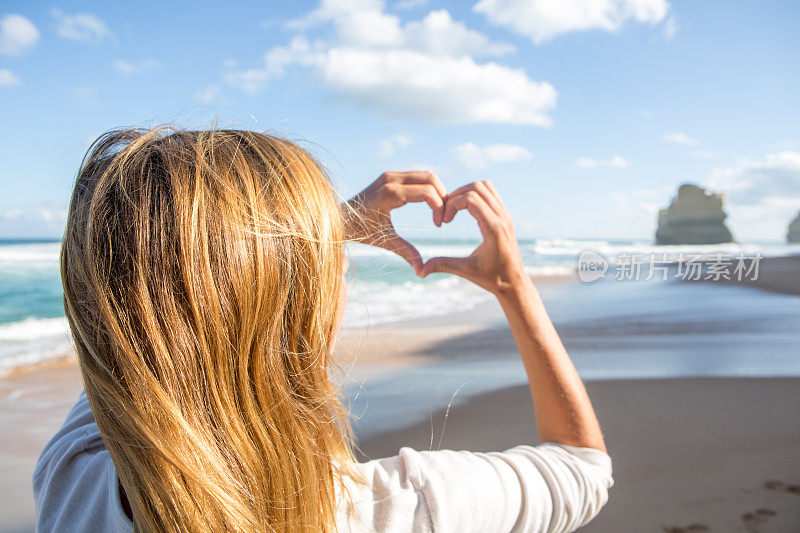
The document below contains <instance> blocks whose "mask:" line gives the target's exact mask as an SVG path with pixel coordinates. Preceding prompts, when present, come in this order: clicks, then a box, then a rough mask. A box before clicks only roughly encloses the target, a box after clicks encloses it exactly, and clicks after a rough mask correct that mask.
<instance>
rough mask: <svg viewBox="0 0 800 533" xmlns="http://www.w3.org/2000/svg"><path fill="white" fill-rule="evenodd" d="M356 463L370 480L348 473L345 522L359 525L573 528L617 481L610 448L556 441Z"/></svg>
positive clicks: (405, 451) (405, 452)
mask: <svg viewBox="0 0 800 533" xmlns="http://www.w3.org/2000/svg"><path fill="white" fill-rule="evenodd" d="M352 470H353V473H354V475H355V476H360V478H361V480H362V482H361V483H359V482H358V481H356V480H353V479H348V478H346V479H345V487H346V489H347V490H346V494H345V495H344V496H345V498H342V499H341V500H342V501H341V502H340V504H339V505H340V512H341V514H340V519H339V522H340V523H342V522H343V521H344V522H348V523H349V524H352V523H355V524H360V527H353V526H352V525H351V530H353V531H358V530H365V529H366V530H388V531H431V530H436V531H438V530H443V531H546V530H549V529H551V527H552V526H554V525H558V526H563V527H562V528H561V529H559V527H556V528H555V529H556V530H565V531H568V530H571V529H574V528H575V527H577V525H578V524H580V523H581V522H584V520H585V519H586V517H587V516H588V514H595V513H596V510H599V508H600V507H602V505H603V503H605V500H606V499H607V490H608V488H609V487H610V486H611V485H612V484H613V480H612V477H611V460H610V458H609V457H608V455H607V454H605V453H604V452H601V451H598V450H591V449H588V448H576V447H572V446H562V445H557V444H549V443H548V444H540V445H538V446H528V445H522V446H517V447H514V448H511V449H509V450H506V451H503V452H470V451H454V450H437V451H417V450H414V449H412V448H402V449H400V451H399V453H398V455H396V456H394V457H387V458H383V459H376V460H372V461H368V462H365V463H359V464H356V465H353V468H352ZM348 499H349V500H348ZM348 501H349V507H347V505H348ZM584 509H585V512H584ZM573 514H574V515H575V516H572V515H573ZM566 515H570V516H566Z"/></svg>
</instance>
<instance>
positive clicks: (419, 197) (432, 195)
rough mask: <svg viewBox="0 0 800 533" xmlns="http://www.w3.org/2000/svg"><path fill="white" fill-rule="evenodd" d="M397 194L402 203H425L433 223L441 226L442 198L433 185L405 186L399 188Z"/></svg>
mask: <svg viewBox="0 0 800 533" xmlns="http://www.w3.org/2000/svg"><path fill="white" fill-rule="evenodd" d="M398 194H399V196H400V199H401V200H402V201H403V202H404V203H408V202H426V203H427V204H428V205H429V206H430V208H431V211H433V223H434V224H435V225H437V226H440V225H441V224H442V216H443V215H444V198H442V196H441V195H440V194H439V191H438V190H437V189H436V188H435V187H434V186H433V185H406V184H403V185H401V186H399V189H398Z"/></svg>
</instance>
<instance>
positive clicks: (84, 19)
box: [50, 8, 114, 44]
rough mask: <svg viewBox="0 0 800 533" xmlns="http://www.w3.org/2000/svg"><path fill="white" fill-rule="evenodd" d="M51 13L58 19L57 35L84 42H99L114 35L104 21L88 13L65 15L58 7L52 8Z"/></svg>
mask: <svg viewBox="0 0 800 533" xmlns="http://www.w3.org/2000/svg"><path fill="white" fill-rule="evenodd" d="M50 12H51V13H52V15H53V16H54V17H55V18H56V20H58V27H57V30H56V31H57V32H58V35H59V37H63V38H64V39H69V40H71V41H78V42H80V43H86V44H100V43H102V42H103V41H105V40H106V39H110V38H113V37H114V34H112V33H111V30H109V29H108V26H106V24H105V22H103V21H102V20H100V19H99V18H97V17H96V16H95V15H92V14H90V13H76V14H74V15H67V14H66V13H64V12H62V11H61V10H60V9H57V8H53V9H52V10H51V11H50Z"/></svg>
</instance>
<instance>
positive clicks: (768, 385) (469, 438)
mask: <svg viewBox="0 0 800 533" xmlns="http://www.w3.org/2000/svg"><path fill="white" fill-rule="evenodd" d="M587 387H588V390H589V395H590V397H591V398H592V401H593V403H594V405H595V408H596V410H597V414H598V417H599V418H600V420H601V423H602V426H603V432H604V434H605V436H606V444H607V445H608V449H609V452H610V454H611V456H612V459H613V462H614V478H615V487H614V488H613V489H612V490H611V497H610V500H609V503H608V505H607V506H606V507H605V508H604V509H603V510H602V511H601V513H600V515H599V516H598V517H597V518H596V519H595V520H594V521H593V522H591V523H590V524H589V526H587V528H585V531H597V532H646V531H655V532H658V531H669V532H673V533H678V532H684V531H685V532H689V531H691V532H699V531H724V532H733V531H748V532H750V531H760V532H769V531H776V532H777V531H781V532H790V531H800V453H798V450H800V409H798V407H799V406H800V379H795V378H775V379H749V378H744V379H665V380H635V381H597V382H590V383H588V384H587ZM534 424H535V419H534V416H533V405H532V403H531V398H530V391H529V389H528V387H527V386H520V387H514V388H509V389H505V390H501V391H497V392H490V393H486V394H482V395H479V396H476V397H474V398H472V399H470V400H468V401H467V402H466V403H464V404H463V405H460V406H456V407H453V408H451V410H450V414H449V416H448V417H447V422H446V426H445V420H444V413H443V412H441V411H440V412H438V413H436V414H434V417H433V428H434V432H433V439H432V438H431V423H430V422H429V421H424V422H421V423H419V424H416V425H414V426H412V427H409V428H405V429H401V430H397V431H394V432H391V433H388V434H384V435H381V436H378V437H376V438H373V439H370V440H368V441H365V442H363V443H361V445H360V447H361V450H362V451H363V453H364V454H365V456H367V457H382V456H386V455H393V454H396V453H397V451H398V449H399V448H400V447H401V446H411V447H415V448H418V449H423V450H424V449H429V448H430V443H431V441H433V442H434V448H435V447H437V445H438V443H439V439H440V438H441V448H443V449H457V450H458V449H469V450H478V451H491V450H503V449H507V448H509V447H512V446H515V445H517V444H534V443H536V442H537V439H536V429H535V426H534ZM443 426H444V427H445V431H444V435H443V437H442V433H441V429H442V427H443ZM692 525H694V527H693V528H691V527H690V526H692ZM704 528H705V529H704Z"/></svg>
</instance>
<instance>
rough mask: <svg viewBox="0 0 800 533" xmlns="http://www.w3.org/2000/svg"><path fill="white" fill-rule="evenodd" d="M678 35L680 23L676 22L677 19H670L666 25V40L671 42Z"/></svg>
mask: <svg viewBox="0 0 800 533" xmlns="http://www.w3.org/2000/svg"><path fill="white" fill-rule="evenodd" d="M677 33H678V21H677V20H675V17H670V18H668V19H667V22H665V23H664V38H665V39H666V40H668V41H671V40H672V39H673V37H675V35H676V34H677Z"/></svg>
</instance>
